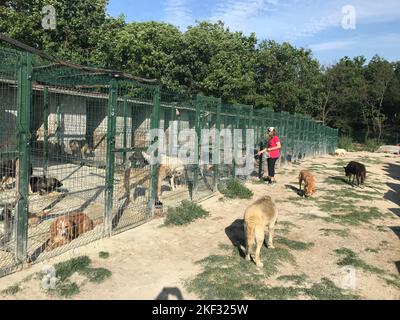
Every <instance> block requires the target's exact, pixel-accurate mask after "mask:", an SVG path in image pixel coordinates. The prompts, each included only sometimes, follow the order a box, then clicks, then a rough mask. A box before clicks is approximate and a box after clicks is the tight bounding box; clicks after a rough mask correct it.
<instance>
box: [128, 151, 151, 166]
mask: <svg viewBox="0 0 400 320" xmlns="http://www.w3.org/2000/svg"><path fill="white" fill-rule="evenodd" d="M128 159H129V161H130V162H131V165H132V167H133V168H138V167H144V166H146V165H148V164H149V162H148V161H147V160H146V159H145V158H144V157H143V155H142V153H140V152H138V151H135V152H134V153H133V154H132V155H131V156H130V157H129V158H128Z"/></svg>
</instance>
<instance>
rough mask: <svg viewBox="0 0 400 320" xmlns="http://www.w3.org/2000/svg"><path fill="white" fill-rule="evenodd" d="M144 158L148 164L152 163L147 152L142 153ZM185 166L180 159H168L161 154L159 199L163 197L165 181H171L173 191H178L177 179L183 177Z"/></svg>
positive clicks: (158, 185)
mask: <svg viewBox="0 0 400 320" xmlns="http://www.w3.org/2000/svg"><path fill="white" fill-rule="evenodd" d="M142 155H143V158H145V159H146V161H147V162H148V163H151V157H150V155H148V154H147V153H146V152H144V151H143V152H142ZM184 170H185V166H184V165H183V162H182V161H181V160H180V159H179V158H178V157H174V158H172V157H168V156H167V155H165V154H161V156H160V163H159V168H158V177H157V198H158V200H159V199H160V197H161V184H162V181H163V180H164V179H169V184H170V186H171V189H172V190H175V189H176V186H175V178H179V177H180V176H182V175H183V173H184Z"/></svg>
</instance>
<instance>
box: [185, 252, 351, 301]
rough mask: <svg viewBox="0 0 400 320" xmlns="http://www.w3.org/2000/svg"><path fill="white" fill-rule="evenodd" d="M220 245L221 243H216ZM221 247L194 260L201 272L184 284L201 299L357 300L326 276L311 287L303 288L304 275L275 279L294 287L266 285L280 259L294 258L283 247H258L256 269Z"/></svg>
mask: <svg viewBox="0 0 400 320" xmlns="http://www.w3.org/2000/svg"><path fill="white" fill-rule="evenodd" d="M220 247H221V246H220ZM221 248H225V249H226V252H225V253H224V254H220V255H211V256H209V257H207V258H205V259H203V260H201V261H199V262H198V263H199V264H201V265H202V266H203V271H202V272H201V273H199V274H198V275H197V276H196V277H195V278H193V279H192V280H189V281H187V282H186V283H185V287H186V288H187V290H188V291H189V292H194V293H196V294H197V295H198V296H199V297H200V298H201V299H210V300H243V299H256V300H286V299H293V298H297V297H298V296H300V295H306V296H309V297H311V298H313V299H357V298H358V296H356V295H350V294H345V293H344V292H343V291H342V290H341V289H339V288H338V287H336V286H335V285H334V283H333V282H332V281H330V280H329V279H325V278H324V279H322V281H321V282H320V283H317V284H314V285H313V286H312V287H311V288H307V287H305V286H304V285H305V282H306V280H307V276H306V275H304V274H301V275H282V276H280V277H278V278H277V280H280V281H285V282H292V283H293V284H294V285H295V286H296V287H294V286H289V287H287V286H269V285H266V284H265V280H266V278H270V277H272V276H273V275H274V274H276V273H277V272H278V267H279V265H280V264H281V263H282V262H292V263H295V260H294V257H293V256H292V255H291V254H290V252H289V251H288V250H287V249H284V248H277V249H273V250H271V249H266V248H265V247H263V248H262V250H261V260H262V261H263V263H264V267H263V269H261V270H259V269H257V268H256V267H255V265H254V263H252V262H249V261H246V260H245V259H244V258H242V257H240V255H239V254H238V251H237V250H235V249H232V248H227V247H225V246H224V247H221Z"/></svg>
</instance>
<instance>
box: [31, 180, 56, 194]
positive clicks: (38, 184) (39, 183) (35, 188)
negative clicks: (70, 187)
mask: <svg viewBox="0 0 400 320" xmlns="http://www.w3.org/2000/svg"><path fill="white" fill-rule="evenodd" d="M29 185H30V187H31V190H32V192H33V193H37V192H39V194H40V195H43V194H45V193H51V192H53V191H55V190H57V189H58V188H61V187H62V186H63V184H62V183H61V182H60V181H59V180H57V179H56V178H47V177H46V176H43V177H33V176H32V177H30V178H29Z"/></svg>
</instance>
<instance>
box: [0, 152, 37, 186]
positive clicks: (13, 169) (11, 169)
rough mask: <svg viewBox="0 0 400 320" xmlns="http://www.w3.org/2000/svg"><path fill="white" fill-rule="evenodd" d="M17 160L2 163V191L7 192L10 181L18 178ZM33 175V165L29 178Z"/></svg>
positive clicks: (0, 168)
mask: <svg viewBox="0 0 400 320" xmlns="http://www.w3.org/2000/svg"><path fill="white" fill-rule="evenodd" d="M17 160H18V158H17V159H11V160H3V161H1V162H0V178H1V185H0V190H2V191H4V190H6V188H7V186H8V184H9V181H10V179H15V178H16V176H17ZM32 174H33V167H32V164H31V163H30V164H29V176H31V175H32Z"/></svg>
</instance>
